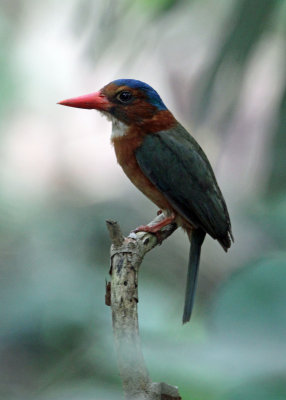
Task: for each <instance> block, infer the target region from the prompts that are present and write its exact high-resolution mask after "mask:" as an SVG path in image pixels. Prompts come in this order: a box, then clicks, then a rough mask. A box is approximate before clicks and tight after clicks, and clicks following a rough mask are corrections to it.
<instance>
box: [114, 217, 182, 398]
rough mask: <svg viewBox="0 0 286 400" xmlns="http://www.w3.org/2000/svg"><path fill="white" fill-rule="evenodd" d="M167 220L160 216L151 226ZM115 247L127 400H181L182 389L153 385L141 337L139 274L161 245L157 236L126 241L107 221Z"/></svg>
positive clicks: (169, 229) (119, 349) (167, 231)
mask: <svg viewBox="0 0 286 400" xmlns="http://www.w3.org/2000/svg"><path fill="white" fill-rule="evenodd" d="M162 218H163V215H159V216H157V218H155V220H154V221H152V222H150V224H149V225H150V226H151V225H154V224H156V223H157V222H158V221H160V220H161V219H162ZM107 227H108V230H109V234H110V238H111V241H112V246H111V268H110V272H111V288H110V305H111V310H112V326H113V334H114V342H115V350H116V354H117V360H118V368H119V372H120V376H121V380H122V384H123V389H124V394H125V399H126V400H179V399H181V397H180V396H179V393H178V389H177V388H176V387H174V386H170V385H167V384H165V383H153V382H152V381H151V379H150V377H149V374H148V371H147V368H146V365H145V362H144V358H143V354H142V350H141V342H140V336H139V325H138V313H137V303H138V271H139V267H140V265H141V263H142V260H143V257H144V255H145V254H146V253H147V252H148V251H150V250H152V249H153V248H154V247H155V246H156V245H158V244H159V241H158V238H157V236H155V235H154V234H150V233H146V232H138V233H136V234H135V233H133V232H131V234H130V235H129V236H128V237H126V238H125V237H124V236H123V235H122V233H121V230H120V227H119V225H118V224H117V222H114V221H107ZM176 228H177V225H176V224H175V223H172V224H170V225H168V226H166V227H164V228H162V229H161V231H160V242H161V241H163V240H164V239H166V238H167V237H168V236H170V235H171V234H172V233H173V232H174V231H175V230H176Z"/></svg>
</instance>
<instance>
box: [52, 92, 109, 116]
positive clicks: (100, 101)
mask: <svg viewBox="0 0 286 400" xmlns="http://www.w3.org/2000/svg"><path fill="white" fill-rule="evenodd" d="M57 104H61V105H63V106H68V107H76V108H87V109H95V110H99V111H107V110H108V109H109V108H110V102H109V101H108V99H107V97H106V96H105V95H104V94H103V93H101V92H100V91H99V92H96V93H90V94H85V95H84V96H79V97H74V98H72V99H67V100H62V101H59V102H58V103H57Z"/></svg>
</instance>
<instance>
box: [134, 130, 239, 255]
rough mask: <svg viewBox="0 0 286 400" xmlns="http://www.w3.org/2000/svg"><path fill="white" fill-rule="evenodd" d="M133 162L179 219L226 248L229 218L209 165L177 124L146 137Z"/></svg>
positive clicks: (186, 133) (191, 138) (192, 140)
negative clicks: (163, 196) (181, 217)
mask: <svg viewBox="0 0 286 400" xmlns="http://www.w3.org/2000/svg"><path fill="white" fill-rule="evenodd" d="M136 159H137V162H138V164H139V166H140V168H141V170H142V172H143V173H144V175H145V176H147V177H148V179H150V181H151V182H152V183H153V184H154V185H155V186H156V187H157V188H158V189H159V190H160V191H161V192H162V193H163V194H164V195H165V197H166V198H167V199H168V201H169V202H170V203H171V205H172V206H173V208H174V209H175V210H176V211H177V212H178V213H179V214H180V215H181V216H183V217H184V218H185V219H186V220H187V221H189V222H190V223H191V224H192V225H193V226H194V227H199V228H202V229H203V230H204V231H205V232H207V233H208V234H209V235H211V236H212V237H213V238H214V239H218V240H219V242H220V243H221V244H222V246H223V247H224V248H225V249H227V248H228V247H229V246H230V239H229V235H231V226H230V219H229V215H228V211H227V208H226V204H225V201H224V199H223V196H222V194H221V191H220V189H219V187H218V185H217V182H216V178H215V176H214V173H213V170H212V168H211V165H210V163H209V161H208V159H207V157H206V155H205V154H204V152H203V150H202V149H201V147H200V146H199V144H198V143H197V142H196V141H195V139H194V138H193V137H192V136H191V135H190V134H189V133H188V132H187V131H186V130H185V129H184V128H183V127H182V126H181V125H180V124H178V125H177V126H176V127H175V128H173V129H170V130H166V131H161V132H158V133H155V134H149V135H146V136H145V138H144V141H143V143H142V145H141V146H140V147H139V148H138V149H137V150H136Z"/></svg>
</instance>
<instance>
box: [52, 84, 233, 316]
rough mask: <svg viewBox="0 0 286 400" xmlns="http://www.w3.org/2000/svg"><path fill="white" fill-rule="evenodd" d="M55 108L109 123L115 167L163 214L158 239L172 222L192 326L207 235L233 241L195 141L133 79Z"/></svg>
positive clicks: (148, 89)
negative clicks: (184, 262) (185, 256)
mask: <svg viewBox="0 0 286 400" xmlns="http://www.w3.org/2000/svg"><path fill="white" fill-rule="evenodd" d="M58 104H61V105H64V106H69V107H76V108H83V109H95V110H98V111H100V112H101V113H103V114H104V115H105V116H106V117H107V118H108V119H109V120H110V121H111V122H112V134H111V142H112V144H113V146H114V150H115V154H116V158H117V162H118V163H119V165H120V166H121V167H122V169H123V171H124V172H125V174H126V175H127V177H128V178H129V179H130V181H131V182H132V183H133V184H134V185H135V186H136V187H137V188H138V189H139V190H140V191H141V192H142V193H143V194H144V195H146V196H147V197H148V198H149V199H150V200H151V201H152V202H153V203H155V205H156V206H158V207H159V209H160V210H161V211H162V212H163V215H164V217H163V220H161V221H160V222H159V223H157V224H156V225H155V226H152V227H150V226H148V225H142V226H139V227H138V228H137V229H136V231H144V232H151V233H154V234H156V233H158V232H159V231H160V229H161V228H162V227H164V226H166V225H168V224H170V223H172V222H175V223H176V224H177V225H178V226H180V227H182V228H183V229H184V231H185V232H186V233H187V235H188V237H189V240H190V252H189V262H188V272H187V281H186V291H185V303H184V311H183V323H186V322H188V321H189V320H190V318H191V314H192V309H193V304H194V296H195V292H196V287H197V278H198V269H199V263H200V254H201V246H202V244H203V242H204V239H205V236H206V234H208V235H209V236H211V237H212V238H213V239H215V240H217V241H218V242H219V243H220V245H221V246H222V248H223V249H224V250H225V251H227V250H228V249H229V248H230V246H231V242H233V241H234V239H233V234H232V229H231V221H230V217H229V213H228V209H227V206H226V202H225V200H224V197H223V195H222V192H221V190H220V188H219V186H218V183H217V180H216V177H215V174H214V172H213V169H212V167H211V164H210V162H209V160H208V158H207V156H206V155H205V153H204V151H203V150H202V148H201V147H200V145H199V144H198V143H197V141H196V140H195V139H194V137H193V136H192V135H191V134H190V133H189V132H188V131H187V130H186V129H185V128H184V127H183V126H182V125H181V124H180V123H179V122H178V121H177V119H176V118H175V117H174V116H173V114H172V113H171V112H170V111H169V110H168V108H167V107H166V106H165V104H164V102H163V100H162V99H161V97H160V96H159V94H158V93H157V92H156V91H155V90H154V89H153V88H152V87H151V86H149V85H148V84H147V83H144V82H142V81H140V80H136V79H117V80H114V81H112V82H110V83H108V84H107V85H105V86H104V87H103V88H102V89H100V90H99V91H97V92H93V93H90V94H87V95H83V96H80V97H74V98H70V99H67V100H63V101H60V102H59V103H58Z"/></svg>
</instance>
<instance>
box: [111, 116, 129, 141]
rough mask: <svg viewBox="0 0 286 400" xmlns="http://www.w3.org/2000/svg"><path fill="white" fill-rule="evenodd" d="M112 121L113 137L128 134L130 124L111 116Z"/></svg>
mask: <svg viewBox="0 0 286 400" xmlns="http://www.w3.org/2000/svg"><path fill="white" fill-rule="evenodd" d="M111 121H112V134H111V139H115V138H117V137H122V136H124V135H125V134H126V132H127V129H128V126H127V125H125V124H124V123H123V122H121V121H118V119H116V118H111Z"/></svg>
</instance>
